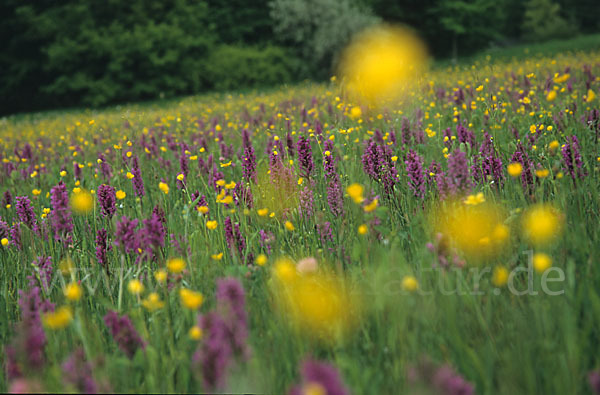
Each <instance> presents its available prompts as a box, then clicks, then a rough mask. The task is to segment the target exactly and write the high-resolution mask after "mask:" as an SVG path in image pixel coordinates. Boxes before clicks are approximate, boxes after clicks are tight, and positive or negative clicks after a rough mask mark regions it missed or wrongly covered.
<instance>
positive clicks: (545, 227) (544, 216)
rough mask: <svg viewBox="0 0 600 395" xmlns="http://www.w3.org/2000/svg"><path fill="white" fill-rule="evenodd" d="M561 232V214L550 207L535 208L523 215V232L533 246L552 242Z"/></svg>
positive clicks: (543, 205)
mask: <svg viewBox="0 0 600 395" xmlns="http://www.w3.org/2000/svg"><path fill="white" fill-rule="evenodd" d="M561 230H562V221H561V216H560V212H559V211H558V210H556V209H555V208H553V207H552V206H550V205H547V204H539V205H536V206H533V207H531V208H530V209H528V210H527V211H526V212H525V214H524V215H523V231H524V233H525V236H526V237H527V238H528V239H529V241H530V242H531V243H532V244H533V245H536V246H540V245H544V244H547V243H549V242H551V241H552V240H554V238H555V237H556V236H558V234H559V233H560V232H561Z"/></svg>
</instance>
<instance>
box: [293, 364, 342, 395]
mask: <svg viewBox="0 0 600 395" xmlns="http://www.w3.org/2000/svg"><path fill="white" fill-rule="evenodd" d="M301 374H302V384H301V385H299V386H296V387H294V388H292V389H291V390H290V395H301V394H305V393H306V392H307V389H311V388H315V387H316V388H318V389H319V390H321V391H322V393H324V394H327V395H345V394H348V390H347V389H346V388H345V387H344V383H343V382H342V379H341V378H340V374H339V373H338V371H337V369H336V368H335V367H334V366H332V365H330V364H328V363H325V362H318V361H314V360H307V361H304V363H303V364H302V370H301Z"/></svg>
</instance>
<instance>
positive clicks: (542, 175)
mask: <svg viewBox="0 0 600 395" xmlns="http://www.w3.org/2000/svg"><path fill="white" fill-rule="evenodd" d="M549 174H550V170H548V169H538V170H536V171H535V175H536V176H537V178H546V177H548V175H549Z"/></svg>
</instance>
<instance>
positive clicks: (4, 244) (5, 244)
mask: <svg viewBox="0 0 600 395" xmlns="http://www.w3.org/2000/svg"><path fill="white" fill-rule="evenodd" d="M0 243H1V244H2V247H6V246H7V245H8V239H7V238H6V237H3V238H2V240H0Z"/></svg>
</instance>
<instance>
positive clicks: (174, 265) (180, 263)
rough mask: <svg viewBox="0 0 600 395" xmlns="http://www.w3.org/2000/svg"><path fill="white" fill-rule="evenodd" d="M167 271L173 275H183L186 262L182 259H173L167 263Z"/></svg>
mask: <svg viewBox="0 0 600 395" xmlns="http://www.w3.org/2000/svg"><path fill="white" fill-rule="evenodd" d="M167 269H168V270H169V271H170V272H171V273H181V272H182V271H183V269H185V261H184V260H183V259H181V258H172V259H169V261H168V262H167Z"/></svg>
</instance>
